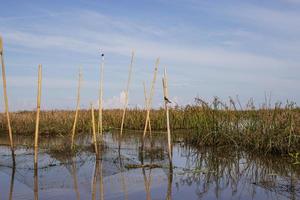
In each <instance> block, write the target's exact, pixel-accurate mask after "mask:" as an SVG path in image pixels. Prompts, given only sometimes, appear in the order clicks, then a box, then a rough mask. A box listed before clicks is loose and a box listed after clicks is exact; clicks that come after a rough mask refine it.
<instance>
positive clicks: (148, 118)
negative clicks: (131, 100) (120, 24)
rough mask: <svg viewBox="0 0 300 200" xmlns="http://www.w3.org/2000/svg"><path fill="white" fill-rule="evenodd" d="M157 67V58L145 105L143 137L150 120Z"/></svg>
mask: <svg viewBox="0 0 300 200" xmlns="http://www.w3.org/2000/svg"><path fill="white" fill-rule="evenodd" d="M158 65H159V58H157V59H156V62H155V68H154V75H153V80H152V85H151V90H150V96H149V98H148V103H147V115H146V122H145V127H144V134H143V136H144V137H145V136H146V132H147V126H148V121H149V120H150V109H151V105H152V98H153V95H154V85H155V82H156V76H157V70H158Z"/></svg>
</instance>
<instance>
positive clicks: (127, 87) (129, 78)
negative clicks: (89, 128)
mask: <svg viewBox="0 0 300 200" xmlns="http://www.w3.org/2000/svg"><path fill="white" fill-rule="evenodd" d="M133 58H134V51H132V54H131V62H130V66H129V74H128V80H127V86H126V90H125V102H124V107H123V115H122V122H121V132H120V134H121V135H122V134H123V127H124V120H125V113H126V109H127V105H128V92H129V85H130V80H131V73H132V66H133Z"/></svg>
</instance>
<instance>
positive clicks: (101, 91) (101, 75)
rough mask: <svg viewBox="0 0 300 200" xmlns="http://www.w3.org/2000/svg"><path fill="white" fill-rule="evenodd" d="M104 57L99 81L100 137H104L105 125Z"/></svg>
mask: <svg viewBox="0 0 300 200" xmlns="http://www.w3.org/2000/svg"><path fill="white" fill-rule="evenodd" d="M101 56H102V63H101V67H100V81H99V102H98V106H99V108H98V135H99V134H100V136H102V132H103V123H102V109H103V108H102V107H103V69H104V54H102V55H101Z"/></svg>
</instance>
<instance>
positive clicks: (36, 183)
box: [34, 163, 39, 200]
mask: <svg viewBox="0 0 300 200" xmlns="http://www.w3.org/2000/svg"><path fill="white" fill-rule="evenodd" d="M38 199H39V179H38V164H37V163H35V164H34V200H38Z"/></svg>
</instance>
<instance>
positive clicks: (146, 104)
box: [143, 81, 151, 135]
mask: <svg viewBox="0 0 300 200" xmlns="http://www.w3.org/2000/svg"><path fill="white" fill-rule="evenodd" d="M143 86H144V96H145V109H146V110H147V108H148V97H147V90H146V85H145V81H143ZM148 127H149V132H150V135H151V120H150V116H149V120H148Z"/></svg>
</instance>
